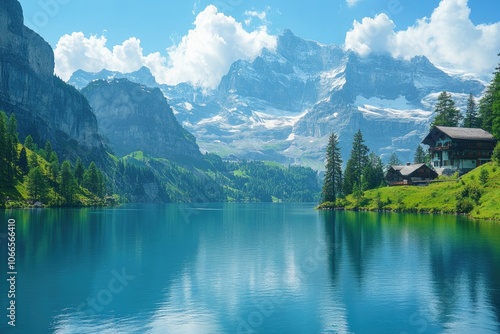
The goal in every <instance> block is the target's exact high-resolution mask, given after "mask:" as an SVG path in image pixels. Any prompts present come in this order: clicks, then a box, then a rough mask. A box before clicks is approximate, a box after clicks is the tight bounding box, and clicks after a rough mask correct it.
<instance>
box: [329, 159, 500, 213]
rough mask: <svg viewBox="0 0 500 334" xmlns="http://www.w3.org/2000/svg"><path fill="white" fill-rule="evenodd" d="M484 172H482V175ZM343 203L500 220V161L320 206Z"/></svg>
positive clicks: (368, 192) (349, 206)
mask: <svg viewBox="0 0 500 334" xmlns="http://www.w3.org/2000/svg"><path fill="white" fill-rule="evenodd" d="M481 174H483V176H482V177H481ZM485 175H487V177H485ZM334 207H343V208H345V209H358V210H389V211H400V212H431V213H463V214H468V215H469V216H470V217H472V218H480V219H492V220H500V165H499V164H496V163H488V164H486V165H483V166H481V167H479V168H476V169H475V170H473V171H471V172H469V173H467V174H465V175H464V176H462V177H461V178H460V179H451V180H448V182H440V183H434V184H431V185H429V186H424V187H417V186H402V187H384V188H379V189H374V190H370V191H366V192H365V193H364V194H363V197H361V198H359V197H358V198H355V197H354V196H353V195H349V196H347V198H345V199H340V200H338V201H337V203H323V204H321V205H320V206H319V208H320V209H328V208H334Z"/></svg>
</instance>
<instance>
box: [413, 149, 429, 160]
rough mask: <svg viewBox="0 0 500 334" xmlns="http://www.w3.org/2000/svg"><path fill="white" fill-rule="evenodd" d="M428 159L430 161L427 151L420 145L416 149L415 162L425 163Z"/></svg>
mask: <svg viewBox="0 0 500 334" xmlns="http://www.w3.org/2000/svg"><path fill="white" fill-rule="evenodd" d="M427 161H428V157H427V153H425V151H424V149H423V148H422V146H421V145H418V146H417V150H416V151H415V156H414V158H413V162H414V163H416V164H424V163H427Z"/></svg>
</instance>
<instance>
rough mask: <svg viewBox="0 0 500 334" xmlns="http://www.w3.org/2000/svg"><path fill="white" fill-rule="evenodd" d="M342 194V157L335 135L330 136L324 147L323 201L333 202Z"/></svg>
mask: <svg viewBox="0 0 500 334" xmlns="http://www.w3.org/2000/svg"><path fill="white" fill-rule="evenodd" d="M341 192H342V156H341V154H340V148H339V141H338V137H337V135H336V134H335V133H332V134H331V135H330V138H329V140H328V146H327V147H326V168H325V180H324V183H323V201H324V202H335V201H336V200H337V196H338V195H340V194H341Z"/></svg>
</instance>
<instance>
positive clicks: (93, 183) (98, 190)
mask: <svg viewBox="0 0 500 334" xmlns="http://www.w3.org/2000/svg"><path fill="white" fill-rule="evenodd" d="M104 181H105V180H104V176H103V175H102V172H101V171H100V170H99V168H97V166H96V164H95V163H94V162H93V161H92V162H91V163H90V165H89V168H87V170H86V171H85V174H84V175H83V186H84V187H85V188H87V189H88V190H89V191H90V192H92V193H94V194H95V195H96V196H98V197H103V196H104Z"/></svg>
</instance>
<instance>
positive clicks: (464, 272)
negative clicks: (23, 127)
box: [0, 204, 500, 334]
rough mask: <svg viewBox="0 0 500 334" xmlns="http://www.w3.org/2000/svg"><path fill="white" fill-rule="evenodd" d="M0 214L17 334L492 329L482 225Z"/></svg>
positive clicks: (328, 216)
mask: <svg viewBox="0 0 500 334" xmlns="http://www.w3.org/2000/svg"><path fill="white" fill-rule="evenodd" d="M4 216H5V217H6V218H11V217H12V216H15V218H16V220H17V221H18V263H19V268H18V271H19V282H18V287H19V295H18V298H17V301H18V304H19V305H20V308H21V309H20V311H19V319H18V320H19V323H20V327H19V328H18V330H19V331H20V332H26V333H39V332H53V333H96V332H100V333H116V332H120V333H150V334H153V333H197V334H198V333H442V332H449V333H456V332H474V333H482V332H484V333H488V332H498V331H499V330H500V327H499V319H500V314H499V310H500V300H499V298H500V292H499V291H500V289H499V287H500V272H499V271H500V268H499V267H500V266H499V264H500V226H499V225H496V224H493V223H477V222H472V221H469V220H466V219H463V218H460V217H453V216H430V215H396V214H375V213H362V212H360V213H354V212H333V211H328V212H316V211H314V210H312V205H287V204H283V205H281V204H280V205H276V204H274V205H273V204H213V205H202V206H200V207H198V208H196V207H190V206H179V205H169V206H161V205H146V206H144V205H140V206H130V207H125V208H118V209H98V210H96V209H82V210H59V209H54V210H38V211H37V210H30V211H28V210H21V211H13V212H5V215H4ZM0 254H2V255H1V257H0V261H2V263H5V262H6V258H5V253H4V252H0ZM0 289H1V290H0V291H5V289H6V286H5V283H4V282H1V283H0ZM6 303H7V299H6V296H5V295H4V294H0V306H2V307H4V305H6ZM1 326H5V324H0V331H1V332H2V333H3V332H5V331H4V329H5V327H1Z"/></svg>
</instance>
